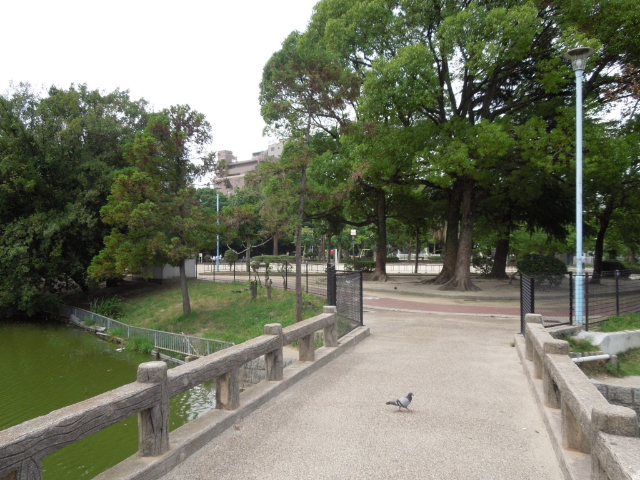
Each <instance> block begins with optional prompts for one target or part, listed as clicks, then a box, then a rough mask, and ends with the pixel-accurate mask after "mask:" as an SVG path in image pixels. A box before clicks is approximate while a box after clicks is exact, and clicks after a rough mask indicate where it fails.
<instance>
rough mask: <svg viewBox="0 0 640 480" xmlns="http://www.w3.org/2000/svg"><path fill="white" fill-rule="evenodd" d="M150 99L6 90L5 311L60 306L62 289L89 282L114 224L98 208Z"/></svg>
mask: <svg viewBox="0 0 640 480" xmlns="http://www.w3.org/2000/svg"><path fill="white" fill-rule="evenodd" d="M146 105H147V104H146V102H145V101H144V100H138V101H133V100H131V99H130V98H129V94H128V92H126V91H119V90H116V91H114V92H111V93H104V92H100V91H98V90H90V89H89V88H88V87H87V86H86V85H78V86H74V85H71V87H69V88H68V89H59V88H57V87H51V88H50V89H49V90H48V92H46V94H44V95H40V94H37V93H35V92H34V91H33V90H32V89H31V87H30V86H29V85H25V84H21V85H19V86H17V87H13V88H12V90H11V91H10V92H9V94H7V95H6V96H0V222H1V223H2V226H3V228H2V230H1V231H0V291H1V292H2V293H0V311H3V312H6V313H8V314H11V313H16V312H22V313H26V314H29V315H32V314H36V313H39V312H43V311H53V310H55V306H56V304H57V302H58V301H59V300H60V297H61V294H62V292H63V291H65V290H67V289H71V288H77V287H80V288H82V289H83V290H87V289H88V288H89V284H88V279H87V267H88V266H89V264H90V263H91V259H92V258H93V257H94V256H95V255H96V254H97V253H98V252H99V251H100V249H101V248H102V246H103V237H104V235H105V234H106V233H107V232H108V231H109V229H108V227H107V226H105V225H104V223H103V222H102V221H101V219H100V208H101V207H102V206H103V205H104V204H105V203H106V199H107V195H108V194H109V190H110V188H111V184H112V182H113V178H114V172H115V171H116V170H118V169H120V168H123V167H124V166H125V165H126V163H125V160H124V153H123V152H124V146H125V144H126V142H128V141H130V140H131V139H132V138H133V136H134V135H135V133H136V132H137V131H140V130H142V128H144V124H145V123H146V120H147V117H148V114H147V111H146Z"/></svg>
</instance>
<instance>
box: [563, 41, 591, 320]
mask: <svg viewBox="0 0 640 480" xmlns="http://www.w3.org/2000/svg"><path fill="white" fill-rule="evenodd" d="M591 55H593V48H590V47H578V48H573V49H571V50H569V51H568V52H567V53H565V54H564V58H566V59H567V60H570V61H571V65H572V66H573V71H574V72H575V73H576V281H575V295H574V298H575V299H576V310H575V311H576V322H577V323H578V325H582V324H583V323H584V318H583V315H584V271H583V268H582V267H583V253H582V74H583V72H584V69H585V66H586V65H587V59H588V58H589V57H590V56H591Z"/></svg>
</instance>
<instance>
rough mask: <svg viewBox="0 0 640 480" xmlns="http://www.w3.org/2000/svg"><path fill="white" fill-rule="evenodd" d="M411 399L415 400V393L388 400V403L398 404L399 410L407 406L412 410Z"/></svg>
mask: <svg viewBox="0 0 640 480" xmlns="http://www.w3.org/2000/svg"><path fill="white" fill-rule="evenodd" d="M411 400H413V393H408V394H407V396H406V397H402V398H399V399H398V400H391V401H390V402H387V405H396V406H397V407H398V411H400V410H402V409H403V408H406V409H407V410H409V411H410V412H412V411H413V410H411V409H410V408H409V404H410V403H411Z"/></svg>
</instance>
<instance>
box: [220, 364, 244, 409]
mask: <svg viewBox="0 0 640 480" xmlns="http://www.w3.org/2000/svg"><path fill="white" fill-rule="evenodd" d="M239 406H240V372H239V371H238V369H233V370H231V371H230V372H227V373H225V374H223V375H220V376H219V377H218V378H216V408H217V409H221V410H235V409H236V408H238V407H239Z"/></svg>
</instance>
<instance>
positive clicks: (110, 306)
mask: <svg viewBox="0 0 640 480" xmlns="http://www.w3.org/2000/svg"><path fill="white" fill-rule="evenodd" d="M89 309H90V310H91V311H92V312H94V313H97V314H99V315H102V316H104V317H108V318H113V319H115V320H118V319H119V318H120V317H121V316H122V297H120V296H119V295H114V296H112V297H103V298H96V299H94V300H92V301H91V306H90V307H89Z"/></svg>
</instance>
